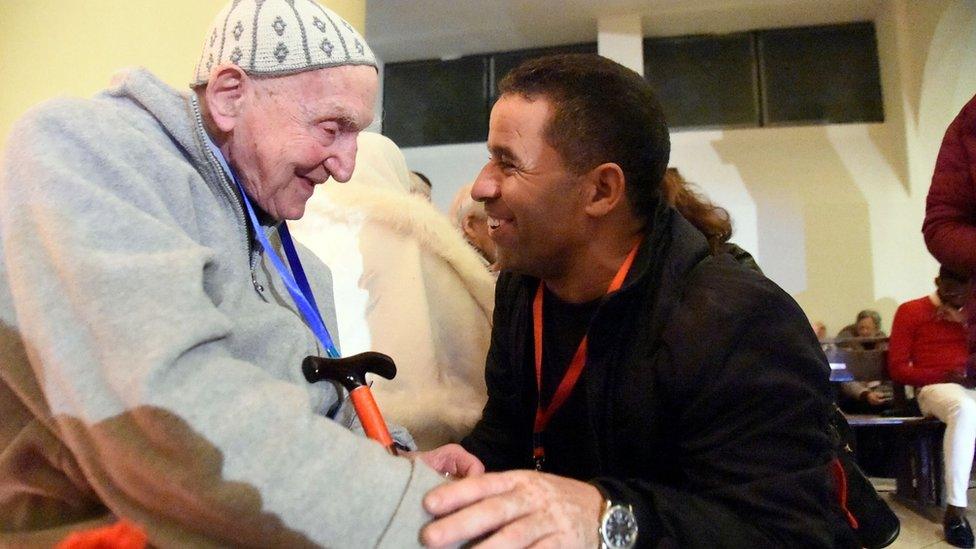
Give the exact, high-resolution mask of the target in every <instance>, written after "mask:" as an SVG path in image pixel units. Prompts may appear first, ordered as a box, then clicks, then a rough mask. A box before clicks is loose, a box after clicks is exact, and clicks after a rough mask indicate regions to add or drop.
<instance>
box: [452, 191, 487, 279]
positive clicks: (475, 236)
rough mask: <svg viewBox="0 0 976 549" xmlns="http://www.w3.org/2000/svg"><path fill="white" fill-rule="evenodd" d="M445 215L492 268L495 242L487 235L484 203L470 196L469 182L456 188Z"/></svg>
mask: <svg viewBox="0 0 976 549" xmlns="http://www.w3.org/2000/svg"><path fill="white" fill-rule="evenodd" d="M447 217H448V219H450V220H451V222H452V223H453V224H454V228H456V229H457V230H458V231H459V232H460V233H461V234H462V235H463V236H464V239H465V240H467V241H468V244H470V245H471V246H472V247H473V248H474V249H475V250H477V252H478V253H479V254H481V257H482V259H484V260H485V264H486V266H487V267H488V269H489V270H493V268H492V267H493V265H494V263H495V243H494V242H492V240H491V237H489V236H488V214H486V213H485V205H484V204H482V203H481V202H476V201H475V199H473V198H471V184H470V183H469V184H467V185H465V186H463V187H461V188H460V189H458V192H457V194H456V195H454V202H452V203H451V209H450V211H449V212H448V214H447Z"/></svg>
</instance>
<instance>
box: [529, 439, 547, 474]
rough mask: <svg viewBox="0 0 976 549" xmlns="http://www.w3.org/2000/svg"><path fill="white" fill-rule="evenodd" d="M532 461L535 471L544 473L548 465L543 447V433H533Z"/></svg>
mask: <svg viewBox="0 0 976 549" xmlns="http://www.w3.org/2000/svg"><path fill="white" fill-rule="evenodd" d="M532 461H533V462H535V470H536V471H539V472H542V470H543V467H544V466H545V463H546V449H545V447H544V446H542V433H532Z"/></svg>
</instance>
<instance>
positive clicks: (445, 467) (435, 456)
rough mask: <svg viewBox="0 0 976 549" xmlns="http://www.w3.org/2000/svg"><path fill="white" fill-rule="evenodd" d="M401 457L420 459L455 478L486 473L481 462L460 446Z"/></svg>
mask: <svg viewBox="0 0 976 549" xmlns="http://www.w3.org/2000/svg"><path fill="white" fill-rule="evenodd" d="M401 455H403V456H404V457H407V458H410V459H419V460H420V461H422V462H424V463H426V464H427V465H428V466H429V467H430V468H431V469H433V470H435V471H437V472H438V473H440V474H442V475H446V476H451V477H455V478H466V477H474V476H478V475H482V474H484V472H485V466H484V465H483V464H482V463H481V460H479V459H478V458H477V457H475V456H474V455H473V454H471V453H469V452H468V451H467V450H465V449H464V448H463V447H462V446H461V445H460V444H445V445H444V446H441V447H439V448H435V449H433V450H430V451H427V452H406V453H404V454H401Z"/></svg>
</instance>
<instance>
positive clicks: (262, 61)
mask: <svg viewBox="0 0 976 549" xmlns="http://www.w3.org/2000/svg"><path fill="white" fill-rule="evenodd" d="M222 63H233V64H235V65H237V66H238V67H240V68H242V69H244V72H246V73H248V74H257V75H286V74H294V73H297V72H304V71H310V70H315V69H322V68H326V67H338V66H340V65H369V66H373V67H375V66H376V58H375V57H374V56H373V52H372V51H371V50H370V49H369V46H368V45H366V40H365V39H363V37H362V35H360V34H359V33H358V32H356V30H355V29H353V28H352V25H350V24H349V23H348V22H346V20H345V19H343V18H341V17H339V16H338V15H336V14H335V12H333V11H332V10H329V9H327V8H323V7H322V6H320V5H319V4H318V3H317V2H315V0H232V1H231V2H230V3H228V4H227V5H226V6H224V9H222V10H220V13H218V14H217V17H216V18H215V19H214V22H213V24H212V25H211V26H210V30H209V32H208V33H207V39H206V42H205V43H204V45H203V54H201V56H200V61H199V62H197V69H196V73H195V76H194V79H193V83H192V84H190V85H191V86H192V87H196V86H200V85H203V84H206V83H207V81H208V80H209V79H210V71H211V70H212V69H213V68H214V67H216V66H218V65H220V64H222Z"/></svg>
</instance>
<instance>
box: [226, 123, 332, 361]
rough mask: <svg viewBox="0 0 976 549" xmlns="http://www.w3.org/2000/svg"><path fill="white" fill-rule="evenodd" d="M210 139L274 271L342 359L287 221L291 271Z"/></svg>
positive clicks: (284, 241) (282, 231)
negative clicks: (237, 192) (241, 200)
mask: <svg viewBox="0 0 976 549" xmlns="http://www.w3.org/2000/svg"><path fill="white" fill-rule="evenodd" d="M207 141H208V145H209V146H210V151H211V152H212V153H213V155H214V157H215V158H216V159H217V162H219V163H220V166H221V167H222V168H223V169H224V172H225V173H227V176H228V177H230V179H231V181H233V182H234V185H236V186H237V190H238V191H240V193H241V197H242V198H243V199H244V206H245V207H246V209H247V215H248V217H249V218H250V219H251V226H252V227H254V234H256V235H257V237H258V241H259V242H260V243H261V247H262V248H263V249H264V251H265V252H266V253H267V254H268V259H270V260H271V263H272V264H273V265H274V267H275V270H276V271H278V274H279V275H281V280H282V281H283V282H284V283H285V287H286V288H288V293H289V294H291V298H292V300H294V301H295V305H296V306H297V307H298V311H299V312H300V313H301V315H302V317H303V318H304V319H305V323H306V324H307V325H308V327H309V328H311V329H312V332H313V333H314V334H315V337H316V338H318V340H319V342H320V343H321V344H322V347H323V348H325V353H326V354H327V355H328V356H329V358H339V356H340V355H339V351H338V350H336V347H335V344H334V343H333V342H332V336H330V335H329V329H328V328H326V327H325V322H324V321H323V320H322V315H321V314H320V313H319V307H318V305H317V304H316V303H315V295H314V294H313V293H312V287H311V286H309V284H308V278H307V277H306V276H305V270H304V269H302V262H301V260H299V258H298V252H297V251H296V250H295V244H294V242H292V239H291V233H289V232H288V225H287V224H286V223H285V222H284V221H282V222H281V225H280V226H279V228H278V236H279V237H280V238H281V247H282V248H284V250H285V255H286V256H287V258H288V264H289V266H290V267H291V272H289V271H288V269H287V268H285V265H284V263H283V262H282V261H281V258H280V257H278V254H277V252H275V249H274V248H273V247H271V243H270V242H268V237H267V235H265V234H264V229H263V228H262V227H261V224H260V223H258V216H257V214H255V213H254V206H252V205H251V199H250V198H248V196H247V193H246V192H244V187H243V186H242V185H241V183H240V182H239V181H238V180H237V177H236V176H235V175H234V171H233V170H231V169H230V166H229V165H228V164H227V160H226V159H225V158H224V154H223V153H222V152H221V151H220V149H219V148H217V145H216V144H215V143H214V142H213V140H212V139H210V136H209V135H208V136H207Z"/></svg>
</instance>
